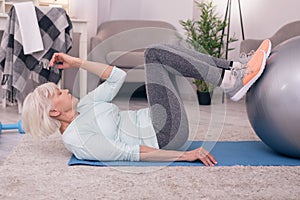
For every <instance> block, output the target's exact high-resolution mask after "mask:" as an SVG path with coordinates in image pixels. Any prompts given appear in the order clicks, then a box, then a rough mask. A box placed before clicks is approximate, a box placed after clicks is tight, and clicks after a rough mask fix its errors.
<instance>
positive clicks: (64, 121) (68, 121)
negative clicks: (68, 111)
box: [59, 112, 79, 134]
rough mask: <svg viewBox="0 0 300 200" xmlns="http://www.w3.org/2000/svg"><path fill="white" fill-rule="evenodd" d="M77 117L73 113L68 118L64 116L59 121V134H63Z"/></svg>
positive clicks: (76, 113) (76, 114)
mask: <svg viewBox="0 0 300 200" xmlns="http://www.w3.org/2000/svg"><path fill="white" fill-rule="evenodd" d="M78 115H79V113H78V112H75V113H73V114H72V115H70V116H68V117H67V116H66V117H63V118H62V119H60V120H59V121H60V124H61V126H60V128H59V131H60V132H61V134H63V133H64V132H65V130H66V129H67V128H68V126H69V125H70V124H71V123H72V121H73V120H74V119H75V118H76V117H77V116H78Z"/></svg>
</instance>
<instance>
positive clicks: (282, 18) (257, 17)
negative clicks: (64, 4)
mask: <svg viewBox="0 0 300 200" xmlns="http://www.w3.org/2000/svg"><path fill="white" fill-rule="evenodd" d="M70 1H71V6H70V11H71V16H75V17H77V18H83V19H86V20H88V28H89V30H88V35H89V37H90V36H93V35H95V33H96V30H97V27H98V25H99V24H100V23H102V22H103V21H106V20H109V19H132V18H134V19H153V20H157V19H158V20H166V21H168V22H170V23H172V24H173V25H174V26H175V27H176V28H177V29H178V30H179V31H180V32H182V33H183V31H182V28H181V26H180V24H179V23H178V20H180V19H183V20H185V19H188V18H189V19H192V18H194V17H197V15H198V14H199V13H197V10H195V9H194V10H193V0H84V1H83V0H70ZM198 1H200V0H198ZM240 1H241V6H242V14H243V20H244V30H245V38H246V39H247V38H266V37H270V36H271V35H272V34H273V33H274V32H275V31H276V30H278V29H279V28H280V27H281V26H282V25H284V24H286V23H288V22H291V21H294V20H300V12H299V8H300V1H299V0H285V1H283V0H280V1H275V0H240ZM213 2H214V4H215V5H216V6H217V12H218V13H219V14H220V15H221V16H222V17H223V15H224V14H225V9H226V3H227V1H226V0H213ZM230 31H231V33H236V36H237V37H238V39H239V41H238V42H236V43H235V44H232V47H235V48H236V50H235V51H232V52H230V53H229V58H232V59H235V58H237V57H238V54H239V53H238V52H239V44H240V41H241V40H242V38H241V30H240V21H239V13H238V0H232V16H231V30H230Z"/></svg>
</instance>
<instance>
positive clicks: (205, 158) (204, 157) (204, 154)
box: [199, 148, 217, 166]
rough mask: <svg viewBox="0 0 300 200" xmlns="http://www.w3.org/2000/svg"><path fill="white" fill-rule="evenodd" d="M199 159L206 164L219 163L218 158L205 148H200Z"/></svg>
mask: <svg viewBox="0 0 300 200" xmlns="http://www.w3.org/2000/svg"><path fill="white" fill-rule="evenodd" d="M199 150H200V151H199V159H200V160H201V161H202V162H203V164H204V165H205V166H214V165H215V164H217V161H216V159H215V158H214V157H213V156H212V155H211V154H210V153H209V152H208V151H207V150H205V149H203V148H200V149H199Z"/></svg>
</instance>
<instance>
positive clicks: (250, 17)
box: [213, 0, 300, 59]
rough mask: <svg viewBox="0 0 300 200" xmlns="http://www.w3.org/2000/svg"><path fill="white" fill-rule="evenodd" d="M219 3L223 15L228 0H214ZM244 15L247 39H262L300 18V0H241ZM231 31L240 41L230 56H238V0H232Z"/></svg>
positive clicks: (239, 32) (219, 10)
mask: <svg viewBox="0 0 300 200" xmlns="http://www.w3.org/2000/svg"><path fill="white" fill-rule="evenodd" d="M213 2H214V4H216V5H217V10H218V12H219V13H220V14H221V15H224V14H225V9H226V4H227V1H226V0H213ZM240 2H241V8H242V16H243V21H244V32H245V39H249V38H253V39H262V38H267V37H270V36H272V35H273V33H274V32H276V31H277V30H278V29H279V28H280V27H281V26H283V25H284V24H286V23H288V22H291V21H295V20H300V12H299V9H300V1H299V0H284V1H283V0H279V1H275V0H240ZM230 31H231V33H233V32H235V33H236V36H239V42H236V43H235V44H234V45H232V46H233V47H236V51H235V52H231V53H230V54H229V57H231V58H233V59H234V58H237V57H238V52H239V44H240V41H241V40H242V36H241V31H240V21H239V12H238V0H232V17H231V30H230Z"/></svg>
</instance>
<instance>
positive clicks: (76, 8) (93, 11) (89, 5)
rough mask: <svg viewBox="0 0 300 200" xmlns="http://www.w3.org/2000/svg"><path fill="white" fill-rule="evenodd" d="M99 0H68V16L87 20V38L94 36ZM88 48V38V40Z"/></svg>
mask: <svg viewBox="0 0 300 200" xmlns="http://www.w3.org/2000/svg"><path fill="white" fill-rule="evenodd" d="M98 1H99V0H70V14H69V15H70V17H71V18H78V19H83V20H86V21H87V26H88V30H87V31H88V38H90V37H91V36H94V35H95V34H96V32H97V26H98V18H99V17H98V16H99V13H100V11H98ZM88 49H89V40H88Z"/></svg>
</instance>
